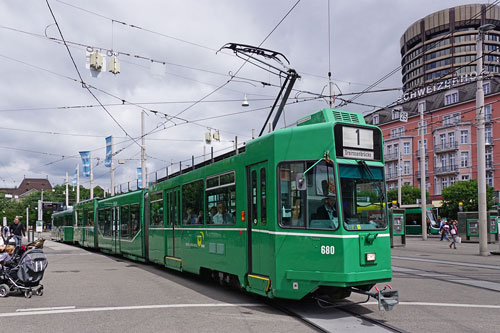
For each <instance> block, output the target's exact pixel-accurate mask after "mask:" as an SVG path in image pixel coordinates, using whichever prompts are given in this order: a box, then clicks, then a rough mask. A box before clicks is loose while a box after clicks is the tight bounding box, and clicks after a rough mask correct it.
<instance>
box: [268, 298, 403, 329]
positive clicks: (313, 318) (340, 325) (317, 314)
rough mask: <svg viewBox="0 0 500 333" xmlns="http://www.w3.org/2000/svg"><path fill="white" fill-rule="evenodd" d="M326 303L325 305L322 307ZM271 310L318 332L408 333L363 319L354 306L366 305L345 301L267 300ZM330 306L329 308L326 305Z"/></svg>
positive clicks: (375, 321) (365, 317)
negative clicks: (273, 309) (272, 308)
mask: <svg viewBox="0 0 500 333" xmlns="http://www.w3.org/2000/svg"><path fill="white" fill-rule="evenodd" d="M320 302H323V305H320ZM267 303H268V304H269V306H272V307H274V308H276V309H278V310H280V311H282V312H283V313H285V314H287V315H289V316H292V317H294V318H296V319H298V320H300V321H301V322H303V323H304V324H306V325H308V326H309V327H311V328H313V329H315V330H316V331H318V332H361V331H362V332H398V333H406V331H404V330H402V329H399V328H397V327H395V326H392V325H390V324H387V323H386V322H384V321H382V320H377V319H374V318H370V317H368V316H366V315H363V314H361V313H359V312H356V311H355V310H353V308H352V307H353V306H355V305H358V306H359V305H362V304H363V303H352V302H348V301H342V302H341V303H330V302H327V301H324V300H313V299H309V300H302V301H297V302H290V301H281V300H268V301H267ZM325 304H328V305H325Z"/></svg>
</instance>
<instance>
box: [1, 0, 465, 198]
mask: <svg viewBox="0 0 500 333" xmlns="http://www.w3.org/2000/svg"><path fill="white" fill-rule="evenodd" d="M468 3H471V2H468V1H459V0H455V1H449V0H440V1H435V0H420V1H414V0H405V1H403V0H376V1H375V0H371V1H370V0H358V1H350V0H337V1H333V0H331V1H330V20H328V1H327V0H302V1H299V2H298V4H297V0H275V1H268V0H252V1H234V0H213V1H200V0H197V1H195V0H178V1H173V0H169V1H160V0H157V1H151V0H144V1H118V0H115V1H111V0H101V1H84V0H64V1H58V0H49V4H50V7H51V9H52V12H53V14H54V16H55V19H56V21H57V24H58V26H56V25H55V22H54V18H53V17H52V14H51V11H50V10H49V6H48V5H47V2H46V1H45V0H24V1H16V0H0V40H1V41H2V45H3V47H2V48H0V73H1V79H0V187H14V186H17V185H18V184H19V183H20V182H21V181H22V179H23V177H35V178H43V177H48V178H49V180H50V182H51V183H52V184H53V185H55V184H63V183H64V182H65V174H66V172H68V173H69V175H70V182H71V178H72V175H73V173H74V170H75V167H76V165H77V164H78V163H80V168H81V161H80V158H79V156H78V152H79V151H85V150H90V151H92V154H93V165H94V176H95V184H97V185H100V186H102V187H104V188H106V189H109V188H110V180H109V179H110V177H109V168H105V167H104V163H103V161H104V157H105V139H104V138H105V137H106V136H109V135H112V136H113V137H114V142H115V148H114V150H115V152H118V153H117V154H116V155H115V156H114V159H115V160H116V161H118V160H121V161H122V162H124V163H123V164H118V163H116V176H115V177H116V184H117V185H118V184H126V183H127V182H129V181H134V179H135V178H136V168H137V167H140V156H141V154H140V147H139V143H140V140H138V139H137V138H139V137H140V134H141V112H142V111H143V110H145V111H146V115H145V131H146V132H147V133H150V134H148V135H147V136H146V153H147V156H148V157H147V168H148V172H149V173H152V172H154V171H156V170H160V171H159V174H160V175H161V174H164V173H165V171H164V170H165V167H167V166H170V165H171V163H173V164H174V165H175V167H174V171H176V170H177V169H178V165H179V161H183V165H189V164H191V156H192V155H194V156H196V158H197V159H196V161H197V162H198V161H202V160H203V157H202V154H203V151H204V145H205V143H204V136H205V132H208V131H211V133H214V131H217V130H218V131H219V133H220V137H221V141H220V142H213V143H212V147H213V148H214V151H216V152H218V153H222V152H225V151H227V149H230V148H231V146H232V145H233V140H234V138H235V136H237V137H238V143H240V144H241V143H243V142H245V141H248V140H250V139H251V136H252V129H255V132H257V133H258V132H259V131H260V129H261V128H262V126H263V123H264V120H265V117H266V116H267V113H268V112H269V107H270V106H271V105H272V103H273V101H274V98H275V97H276V94H277V92H278V90H279V85H280V84H281V82H280V79H279V78H278V77H277V76H275V75H273V74H270V73H268V72H267V71H265V70H263V69H260V68H257V67H255V66H253V65H252V64H249V63H246V64H245V65H244V66H243V67H241V66H242V65H243V63H244V61H243V60H241V59H239V58H237V57H235V56H234V55H233V54H232V53H231V52H230V51H222V52H219V53H216V51H217V50H218V49H219V48H221V47H222V46H223V45H224V44H226V43H228V42H235V43H241V44H249V45H256V46H257V45H260V44H261V43H262V42H263V41H264V43H263V44H262V47H263V48H266V49H270V50H275V51H278V52H281V53H282V54H284V55H285V56H286V57H287V58H288V60H289V61H290V65H289V67H290V68H293V69H295V70H296V71H297V72H298V73H299V74H300V75H301V79H300V80H299V81H297V83H296V84H295V87H294V88H295V89H296V91H294V92H293V93H292V94H291V96H290V100H289V102H295V103H292V104H290V105H288V106H287V107H286V108H285V113H284V116H282V118H281V120H280V122H279V127H284V126H290V125H293V123H294V122H295V121H296V120H297V119H298V118H300V117H303V116H305V115H307V114H310V113H313V112H315V111H317V110H319V109H322V108H324V107H328V104H327V102H326V101H325V99H318V98H315V97H316V96H317V94H320V93H321V92H323V93H324V94H328V87H327V85H328V77H327V73H328V71H329V67H330V68H331V72H332V75H333V81H334V83H335V93H336V94H337V95H339V94H345V95H344V96H339V98H338V99H337V100H336V105H338V104H339V103H341V99H340V98H351V97H352V95H349V94H352V93H356V92H361V91H363V90H364V89H366V88H367V87H368V86H370V85H371V84H372V83H374V82H376V81H377V80H379V79H380V78H382V77H383V76H385V75H386V74H388V73H390V72H392V71H393V70H395V69H396V68H398V66H399V65H400V61H401V58H400V54H399V40H400V37H401V35H402V34H403V32H404V31H405V30H406V28H408V26H410V25H411V24H412V23H413V22H415V21H416V20H418V19H420V18H422V17H424V16H426V15H428V14H430V13H432V12H434V11H437V10H441V9H445V8H449V7H453V6H456V5H462V4H468ZM294 6H295V7H294ZM292 7H294V8H293V9H292ZM291 9H292V10H291ZM290 10H291V11H290ZM289 11H290V12H289ZM288 12H289V14H288V15H287V13H288ZM286 15H287V16H286ZM285 16H286V17H285ZM283 18H284V19H283ZM281 20H283V21H282V22H281V23H280V21H281ZM328 22H330V27H329V25H328ZM58 27H59V29H60V31H61V32H62V35H63V36H64V39H65V40H66V41H67V43H68V46H69V51H70V52H71V56H72V57H73V59H74V62H75V64H76V67H77V68H78V72H79V73H80V75H81V77H82V79H83V81H84V82H85V83H86V84H87V85H88V87H89V90H90V92H89V90H87V89H85V88H84V87H82V84H81V83H80V79H79V74H78V72H77V70H76V69H75V66H74V65H73V62H72V60H71V57H70V55H69V53H68V50H67V49H66V47H65V46H64V44H62V43H61V42H60V40H61V35H60V33H59V30H58ZM273 29H275V30H274V31H273ZM329 29H330V33H329ZM271 32H272V33H271ZM329 36H330V38H329ZM266 37H267V39H266ZM329 40H330V43H329ZM329 45H330V52H329ZM111 50H112V51H113V52H114V54H117V60H118V61H119V62H120V67H121V73H120V74H118V75H113V74H112V73H109V72H102V73H101V74H100V75H99V76H98V77H93V76H92V75H91V73H90V71H89V69H87V68H86V52H87V51H99V52H101V53H104V54H111ZM109 61H110V57H109V56H108V57H107V58H106V62H109ZM163 63H164V64H163ZM240 67H241V69H240ZM239 69H240V70H239ZM238 70H239V71H238ZM234 73H237V74H236V75H235V77H233V78H232V79H231V74H234ZM228 81H229V82H228ZM260 82H265V83H267V84H271V85H266V86H264V85H262V84H261V83H260ZM400 87H401V73H400V71H398V72H396V74H394V75H392V76H390V77H389V78H388V79H386V80H385V81H383V82H382V83H380V84H379V85H378V86H377V87H375V88H373V89H386V88H389V89H390V88H400ZM308 92H311V93H312V94H310V93H308ZM245 94H246V95H247V98H248V101H249V104H250V106H248V107H242V106H241V103H242V101H243V98H244V95H245ZM400 94H401V92H400V91H398V90H392V91H387V92H377V93H369V94H364V95H363V96H361V97H359V98H357V99H356V100H355V102H357V103H361V104H367V105H373V106H385V105H387V104H390V103H392V102H394V101H395V100H396V99H397V98H398V96H399V95H400ZM93 95H94V96H95V97H94V96H93ZM197 102H198V103H197ZM99 104H102V105H103V106H100V105H99ZM343 109H345V110H350V111H356V112H369V111H371V110H373V107H370V106H363V105H354V104H350V105H347V106H344V107H343ZM174 116H175V117H174ZM131 137H132V138H134V139H137V141H136V142H134V140H132V139H131ZM206 147H207V148H206V149H207V152H208V151H209V150H210V146H206ZM161 169H163V171H161ZM80 181H81V184H83V185H84V186H86V187H88V185H89V182H88V178H84V177H82V176H81V177H80Z"/></svg>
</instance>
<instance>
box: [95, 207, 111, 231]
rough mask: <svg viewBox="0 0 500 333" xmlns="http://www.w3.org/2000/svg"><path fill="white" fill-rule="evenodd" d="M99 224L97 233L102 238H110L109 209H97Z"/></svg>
mask: <svg viewBox="0 0 500 333" xmlns="http://www.w3.org/2000/svg"><path fill="white" fill-rule="evenodd" d="M98 214H99V215H98V217H99V222H98V224H97V227H98V230H99V232H100V233H101V234H102V235H103V236H106V237H108V236H111V208H104V209H99V213H98Z"/></svg>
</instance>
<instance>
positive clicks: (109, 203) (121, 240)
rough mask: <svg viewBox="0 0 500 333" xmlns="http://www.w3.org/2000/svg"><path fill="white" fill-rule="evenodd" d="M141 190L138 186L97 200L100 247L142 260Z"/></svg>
mask: <svg viewBox="0 0 500 333" xmlns="http://www.w3.org/2000/svg"><path fill="white" fill-rule="evenodd" d="M144 193H145V191H144V190H138V191H135V192H130V193H125V194H120V195H117V196H113V197H110V198H106V199H102V200H99V201H98V204H97V216H98V218H97V224H96V234H97V244H98V248H99V249H101V250H102V251H104V252H108V253H113V254H121V255H123V256H125V257H129V258H131V259H136V260H141V261H144V260H145V258H146V255H145V249H144V247H145V242H144ZM103 212H104V215H103ZM103 216H104V217H105V218H104V220H103V219H102V218H101V217H103Z"/></svg>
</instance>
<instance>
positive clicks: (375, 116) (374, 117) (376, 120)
mask: <svg viewBox="0 0 500 333" xmlns="http://www.w3.org/2000/svg"><path fill="white" fill-rule="evenodd" d="M372 123H373V125H378V124H379V117H378V114H375V115H373V122H372Z"/></svg>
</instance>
